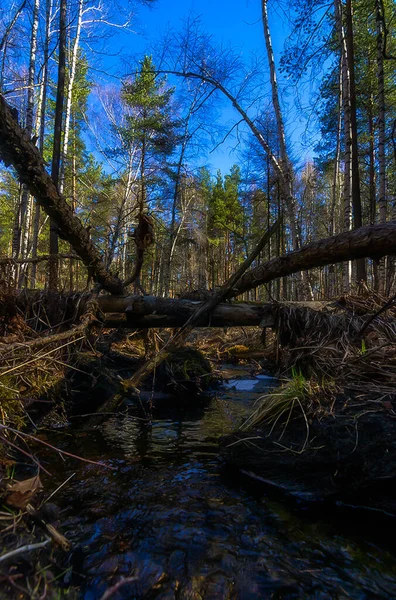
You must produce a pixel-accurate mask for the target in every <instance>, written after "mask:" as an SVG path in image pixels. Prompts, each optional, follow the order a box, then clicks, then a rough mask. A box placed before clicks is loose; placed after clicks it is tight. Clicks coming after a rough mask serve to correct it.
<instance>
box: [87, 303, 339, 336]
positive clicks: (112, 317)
mask: <svg viewBox="0 0 396 600" xmlns="http://www.w3.org/2000/svg"><path fill="white" fill-rule="evenodd" d="M97 303H98V306H99V309H100V311H101V312H102V313H104V325H105V327H114V328H115V327H123V328H125V329H135V328H139V329H146V328H150V327H181V326H183V325H184V324H185V323H186V322H187V320H188V319H189V318H190V317H191V316H192V315H193V314H194V313H195V312H196V311H197V310H198V309H200V308H201V307H202V306H203V304H204V303H203V302H195V301H192V300H180V299H174V298H158V297H156V296H101V297H99V298H98V299H97ZM286 304H291V305H293V306H299V307H309V308H312V309H313V310H324V309H325V308H327V307H329V306H330V305H331V303H330V302H292V303H289V302H287V303H286V302H284V303H276V302H267V303H258V302H232V303H223V304H218V305H217V306H216V307H215V308H214V309H213V311H212V312H211V314H206V315H205V314H203V315H201V317H200V318H198V319H197V321H196V323H195V325H194V327H241V326H243V327H248V326H256V327H257V326H260V327H274V326H275V321H276V312H277V310H278V308H279V306H284V305H286Z"/></svg>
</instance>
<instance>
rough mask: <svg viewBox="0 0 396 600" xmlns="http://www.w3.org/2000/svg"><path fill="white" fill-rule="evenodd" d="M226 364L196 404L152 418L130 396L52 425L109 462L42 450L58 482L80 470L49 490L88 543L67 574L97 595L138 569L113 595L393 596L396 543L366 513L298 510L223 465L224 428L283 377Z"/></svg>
mask: <svg viewBox="0 0 396 600" xmlns="http://www.w3.org/2000/svg"><path fill="white" fill-rule="evenodd" d="M223 369H224V370H223V376H224V379H225V382H224V384H223V386H222V387H221V388H220V389H219V390H217V392H216V394H215V395H214V396H213V397H212V398H211V399H210V400H208V402H207V403H205V404H203V405H202V406H199V407H197V408H195V409H194V410H191V411H190V412H180V411H179V412H177V411H172V410H171V409H162V410H161V411H156V412H154V413H153V417H152V419H151V421H148V420H147V419H146V418H144V412H143V410H142V408H141V407H139V406H135V405H133V404H132V403H131V406H130V407H129V411H128V414H127V415H125V414H123V415H114V416H111V417H109V419H108V420H107V421H106V422H105V423H104V424H103V425H102V426H100V427H99V428H98V429H95V430H86V431H84V430H81V429H77V428H74V427H70V428H68V429H67V430H64V429H63V430H59V431H46V432H44V434H43V436H42V437H43V439H46V440H47V441H49V442H50V443H52V444H56V445H57V446H59V447H60V448H62V449H64V450H67V451H69V452H73V453H75V454H79V455H81V456H84V457H85V458H88V459H91V460H103V461H104V462H105V463H106V464H107V465H108V466H109V467H111V469H103V468H101V467H98V466H96V465H92V464H87V463H80V462H76V461H74V460H71V459H67V461H65V462H64V461H63V460H61V459H60V458H59V456H58V455H57V454H55V453H53V452H49V451H48V452H45V453H44V455H43V460H44V464H45V466H46V468H48V469H49V471H51V473H52V478H51V479H49V478H46V484H47V486H48V489H49V490H51V489H55V488H56V487H57V486H58V485H60V484H61V483H62V482H64V481H65V480H66V479H67V478H68V477H69V476H71V475H73V474H74V475H73V477H72V478H71V479H70V481H68V482H67V484H66V485H64V486H63V487H62V488H61V489H60V490H59V491H58V492H57V493H56V495H55V496H54V498H53V500H52V501H53V502H55V503H56V504H57V506H58V507H59V508H60V510H61V513H60V524H59V528H60V531H62V533H63V534H64V535H66V536H67V538H68V539H69V540H70V541H71V542H72V543H73V544H75V545H76V546H77V547H78V548H79V551H78V552H76V553H75V554H74V555H73V556H74V559H73V560H74V580H73V581H72V582H70V583H72V584H76V577H77V583H78V584H79V585H80V590H81V591H80V592H79V594H80V595H79V596H78V597H81V598H84V600H97V599H100V598H101V596H102V595H103V594H104V593H105V591H106V590H107V589H108V588H109V587H110V586H112V585H114V584H115V583H116V582H117V581H119V580H120V579H121V577H134V578H135V580H134V581H132V582H130V583H128V584H127V585H123V586H122V587H120V588H119V589H118V591H117V592H116V593H115V594H113V595H112V596H111V597H112V598H113V599H114V600H120V599H123V598H125V599H132V598H156V599H159V598H161V599H170V598H191V599H201V598H207V599H226V598H238V599H243V600H244V599H246V600H247V599H254V598H274V599H281V598H283V599H294V598H304V599H309V598H312V599H317V600H319V599H320V600H322V599H323V600H324V599H330V598H336V599H344V598H345V599H347V598H348V599H349V598H356V599H366V598H367V599H371V598H375V599H376V598H388V599H389V598H396V564H395V560H394V553H395V548H394V547H392V544H390V543H387V544H385V541H384V542H383V543H381V542H378V540H376V541H373V539H371V538H370V537H369V536H368V537H367V539H366V536H365V523H364V522H362V523H361V526H357V527H353V528H351V527H350V526H349V524H348V523H344V522H340V521H339V520H337V519H336V518H334V517H331V516H329V515H328V514H327V512H326V511H325V510H323V511H322V512H319V514H318V513H316V514H315V515H312V514H311V512H310V511H305V512H304V510H303V507H302V508H301V510H297V511H296V509H295V508H293V509H292V508H290V507H289V506H288V505H287V504H286V503H284V502H283V503H282V502H281V501H279V500H274V499H273V498H271V497H267V496H265V495H258V494H255V493H254V492H253V491H252V490H249V489H245V488H244V487H242V486H240V485H239V483H238V481H237V480H235V478H234V480H233V479H232V477H230V475H229V474H228V475H227V474H225V473H224V470H223V467H222V464H221V462H220V461H219V447H218V441H219V438H220V437H221V436H223V435H225V434H227V433H230V432H231V431H232V430H234V429H235V428H236V427H238V425H239V424H240V423H241V422H242V421H243V419H244V418H245V417H246V416H247V415H248V414H250V412H251V410H252V406H253V404H254V402H255V401H256V400H257V398H258V397H259V396H260V395H262V394H263V393H264V392H265V391H267V390H268V389H269V388H271V387H273V386H274V385H275V384H276V381H274V380H273V379H271V378H270V377H266V376H258V377H253V376H251V375H250V374H249V372H248V371H247V369H246V368H238V367H231V366H227V365H226V366H224V368H223ZM386 537H388V538H390V539H391V538H392V537H393V536H392V535H388V536H385V532H384V539H386ZM388 542H389V540H388Z"/></svg>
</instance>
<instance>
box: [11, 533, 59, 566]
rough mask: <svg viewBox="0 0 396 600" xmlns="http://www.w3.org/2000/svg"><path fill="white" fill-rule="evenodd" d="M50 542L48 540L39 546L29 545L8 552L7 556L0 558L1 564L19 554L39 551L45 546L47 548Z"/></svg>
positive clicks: (38, 544) (39, 543)
mask: <svg viewBox="0 0 396 600" xmlns="http://www.w3.org/2000/svg"><path fill="white" fill-rule="evenodd" d="M50 541H51V540H50V539H46V540H45V541H44V542H38V543H37V544H27V545H26V546H21V547H20V548H17V549H16V550H12V552H8V553H7V554H3V556H0V562H4V561H5V560H8V559H9V558H13V557H14V556H17V555H18V554H24V553H25V552H31V551H32V550H39V549H40V548H44V546H47V544H49V543H50Z"/></svg>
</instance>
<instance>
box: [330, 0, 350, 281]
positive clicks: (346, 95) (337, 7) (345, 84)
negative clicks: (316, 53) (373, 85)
mask: <svg viewBox="0 0 396 600" xmlns="http://www.w3.org/2000/svg"><path fill="white" fill-rule="evenodd" d="M334 11H335V16H336V26H337V31H338V38H339V44H340V54H341V61H340V69H341V76H340V85H341V97H342V108H343V115H344V190H343V225H344V230H345V231H350V230H351V229H352V196H351V194H352V180H351V172H352V171H351V159H352V131H351V104H350V77H349V70H348V60H347V54H348V50H347V45H346V38H345V29H344V25H343V18H342V2H341V0H335V1H334ZM351 280H352V265H351V262H350V261H346V262H345V263H344V264H343V290H344V292H346V293H348V292H349V290H350V288H351Z"/></svg>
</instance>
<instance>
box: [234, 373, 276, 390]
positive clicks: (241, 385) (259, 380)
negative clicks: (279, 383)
mask: <svg viewBox="0 0 396 600" xmlns="http://www.w3.org/2000/svg"><path fill="white" fill-rule="evenodd" d="M275 385H276V379H275V378H274V377H268V376H267V375H257V377H256V378H255V379H229V380H228V381H226V382H225V383H224V384H223V386H224V388H225V389H226V390H236V391H238V392H261V391H266V390H267V389H269V388H270V387H274V386H275Z"/></svg>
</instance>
